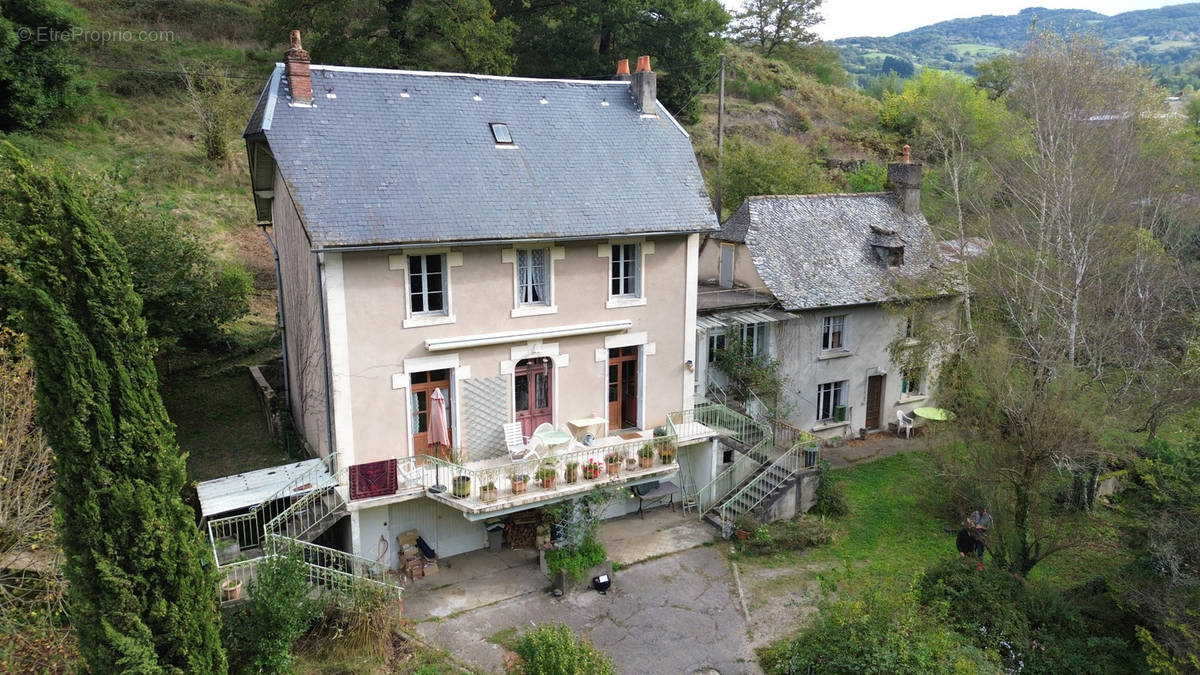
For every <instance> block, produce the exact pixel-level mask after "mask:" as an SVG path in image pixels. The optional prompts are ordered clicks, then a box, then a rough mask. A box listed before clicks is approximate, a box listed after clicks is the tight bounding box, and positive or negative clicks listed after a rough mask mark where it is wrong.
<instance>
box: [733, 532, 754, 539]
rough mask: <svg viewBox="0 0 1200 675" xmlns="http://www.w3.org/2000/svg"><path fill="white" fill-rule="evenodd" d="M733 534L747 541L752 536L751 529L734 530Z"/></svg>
mask: <svg viewBox="0 0 1200 675" xmlns="http://www.w3.org/2000/svg"><path fill="white" fill-rule="evenodd" d="M733 534H734V536H736V537H737V538H738V539H740V540H741V541H746V540H747V539H749V538H750V530H734V531H733Z"/></svg>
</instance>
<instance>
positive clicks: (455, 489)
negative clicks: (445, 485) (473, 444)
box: [450, 448, 471, 499]
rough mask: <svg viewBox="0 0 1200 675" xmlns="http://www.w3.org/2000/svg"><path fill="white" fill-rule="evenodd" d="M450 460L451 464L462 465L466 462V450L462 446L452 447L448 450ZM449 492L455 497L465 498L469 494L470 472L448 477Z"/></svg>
mask: <svg viewBox="0 0 1200 675" xmlns="http://www.w3.org/2000/svg"><path fill="white" fill-rule="evenodd" d="M450 461H451V463H453V464H457V465H459V466H463V465H465V464H466V463H467V461H468V460H467V451H466V450H463V449H462V448H454V449H452V450H451V451H450ZM450 485H451V493H452V494H453V495H454V498H455V499H466V498H467V497H470V496H471V476H470V474H460V475H458V476H455V477H454V478H451V479H450Z"/></svg>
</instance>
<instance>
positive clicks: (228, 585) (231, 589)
mask: <svg viewBox="0 0 1200 675" xmlns="http://www.w3.org/2000/svg"><path fill="white" fill-rule="evenodd" d="M241 599H242V580H241V579H235V578H233V577H230V578H228V579H226V580H225V581H222V582H221V602H233V601H234V600H241Z"/></svg>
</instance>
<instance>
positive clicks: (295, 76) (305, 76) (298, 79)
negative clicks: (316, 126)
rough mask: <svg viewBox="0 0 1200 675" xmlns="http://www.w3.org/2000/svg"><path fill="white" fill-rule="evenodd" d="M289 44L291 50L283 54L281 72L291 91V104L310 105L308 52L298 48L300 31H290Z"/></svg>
mask: <svg viewBox="0 0 1200 675" xmlns="http://www.w3.org/2000/svg"><path fill="white" fill-rule="evenodd" d="M291 42H292V46H291V48H289V49H288V50H287V51H286V52H284V53H283V70H284V74H285V75H286V76H287V81H288V87H289V88H290V89H291V91H292V102H293V103H302V104H305V105H311V104H312V102H313V93H312V75H311V74H309V70H308V65H309V63H310V62H309V60H308V52H306V51H304V47H302V46H300V31H298V30H294V31H292V34H291Z"/></svg>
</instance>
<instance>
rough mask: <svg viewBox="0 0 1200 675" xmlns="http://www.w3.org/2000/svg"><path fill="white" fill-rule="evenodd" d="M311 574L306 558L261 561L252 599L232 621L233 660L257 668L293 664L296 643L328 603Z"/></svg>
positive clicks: (230, 646)
mask: <svg viewBox="0 0 1200 675" xmlns="http://www.w3.org/2000/svg"><path fill="white" fill-rule="evenodd" d="M307 576H308V569H307V565H306V564H305V563H304V561H302V560H300V559H299V558H295V557H291V556H272V557H270V558H267V559H265V560H263V561H262V562H260V563H259V564H258V568H257V570H256V574H255V576H254V578H253V579H251V580H250V583H249V588H248V595H249V599H248V600H247V601H246V602H245V603H243V604H242V606H241V607H239V608H237V609H236V610H234V615H233V616H232V617H231V620H230V621H228V622H226V626H227V627H228V630H227V631H226V635H225V638H226V647H227V649H228V650H229V653H230V655H231V658H230V659H229V662H230V663H231V664H238V663H240V664H242V665H243V666H244V667H245V670H246V672H251V673H280V672H287V671H289V670H290V669H291V665H292V644H293V643H294V642H295V641H296V640H297V639H298V638H299V637H300V636H302V635H304V634H305V633H306V632H308V630H309V628H311V627H312V626H313V624H315V623H316V622H317V619H319V618H320V617H321V612H322V607H323V605H324V603H323V601H322V600H320V599H317V598H314V597H312V595H311V594H310V590H311V589H310V588H309V585H308V579H307ZM239 656H240V658H238V657H239Z"/></svg>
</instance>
